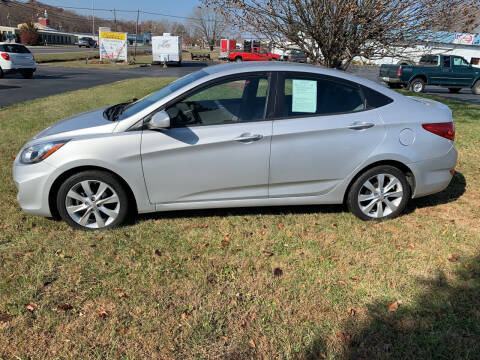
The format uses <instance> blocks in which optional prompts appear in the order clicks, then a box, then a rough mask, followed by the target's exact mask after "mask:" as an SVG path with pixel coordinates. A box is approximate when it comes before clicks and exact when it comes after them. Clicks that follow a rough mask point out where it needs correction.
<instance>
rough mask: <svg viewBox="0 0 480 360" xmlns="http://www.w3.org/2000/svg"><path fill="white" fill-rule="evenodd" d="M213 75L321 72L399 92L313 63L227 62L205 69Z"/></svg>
mask: <svg viewBox="0 0 480 360" xmlns="http://www.w3.org/2000/svg"><path fill="white" fill-rule="evenodd" d="M203 70H204V71H206V72H207V73H209V74H211V75H217V76H226V75H235V74H240V73H244V72H262V71H293V72H305V73H310V74H320V75H326V76H332V77H336V78H339V79H344V80H347V81H352V82H355V83H357V84H361V85H364V86H368V87H370V88H372V89H374V90H377V91H380V92H382V93H385V94H388V95H389V96H391V97H395V98H397V97H398V96H399V94H398V93H397V92H395V91H392V90H390V89H388V88H387V87H385V86H384V85H381V84H378V83H376V82H374V81H371V80H368V79H365V78H362V77H359V76H356V75H352V74H349V73H347V72H345V71H341V70H335V69H328V68H325V67H323V66H317V65H312V64H300V63H291V62H283V61H282V62H280V61H248V62H241V63H237V62H235V63H227V64H220V65H214V66H208V67H206V68H204V69H203Z"/></svg>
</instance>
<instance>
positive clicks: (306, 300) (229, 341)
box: [0, 78, 480, 359]
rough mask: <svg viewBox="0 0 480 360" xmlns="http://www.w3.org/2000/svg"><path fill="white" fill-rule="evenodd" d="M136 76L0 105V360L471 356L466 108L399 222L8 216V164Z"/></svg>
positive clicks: (474, 113) (239, 215)
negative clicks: (442, 166) (422, 190)
mask: <svg viewBox="0 0 480 360" xmlns="http://www.w3.org/2000/svg"><path fill="white" fill-rule="evenodd" d="M170 80H171V79H158V78H144V79H134V80H127V81H122V82H117V83H113V84H110V85H105V86H100V87H96V88H93V89H87V90H80V91H76V92H71V93H65V94H62V95H57V96H53V97H48V98H44V99H39V100H35V101H31V102H28V103H24V104H20V105H15V106H11V107H8V108H5V109H2V110H0V124H1V125H2V126H1V128H0V169H1V174H2V176H3V181H2V182H0V193H1V194H2V196H1V197H0V208H1V209H2V211H1V212H0V358H5V359H10V358H17V359H30V358H31V359H44V358H45V359H47V358H48V359H52V358H62V359H63V358H75V359H79V358H83V359H87V358H88V359H118V358H124V359H143V358H155V359H172V358H178V359H205V358H208V359H217V358H218V359H250V358H262V359H433V358H436V359H447V358H448V359H478V356H479V354H480V296H479V295H480V206H479V199H480V190H479V189H480V176H479V175H480V165H479V164H480V135H479V134H480V122H479V119H480V107H477V106H474V105H466V104H462V103H457V102H452V101H446V100H442V101H443V102H446V103H447V104H448V105H449V106H450V107H451V108H452V110H453V112H454V116H455V120H456V126H457V141H456V145H457V148H458V150H459V153H460V157H459V163H458V167H457V174H456V175H455V177H454V179H453V182H452V184H451V185H450V186H449V188H448V189H447V190H446V191H444V192H442V193H440V194H437V195H434V196H430V197H427V198H424V199H419V200H415V201H412V202H411V204H410V206H409V208H408V212H407V214H406V215H404V216H402V217H401V218H399V219H396V220H391V221H385V222H382V223H375V222H369V223H365V222H361V221H360V220H358V219H356V218H355V217H354V216H353V215H351V214H349V213H347V212H345V210H344V209H343V207H341V206H308V207H282V208H253V209H231V210H228V209H227V210H208V211H185V212H172V213H163V214H162V213H160V214H156V215H150V216H141V217H139V218H138V220H137V222H136V223H135V224H134V225H129V226H126V227H122V228H120V229H116V230H111V231H105V232H101V233H95V232H89V233H85V232H79V231H74V230H72V229H71V228H69V227H68V226H67V225H66V224H64V223H62V222H56V221H53V220H48V219H44V218H40V217H32V216H28V215H26V214H24V213H23V212H22V211H21V210H20V208H19V206H18V205H17V203H16V201H15V195H16V189H15V186H14V183H13V181H12V179H11V166H12V160H13V158H14V156H15V154H16V152H17V151H18V150H19V149H20V147H21V146H22V145H23V144H24V143H25V142H26V141H27V140H28V139H29V138H30V137H31V136H32V135H34V134H35V133H36V132H38V131H39V130H41V129H43V128H44V127H46V126H48V125H50V124H52V123H53V122H55V121H57V120H59V119H62V118H64V117H66V116H69V115H72V114H75V113H78V112H80V111H86V110H88V109H92V108H96V107H100V106H103V105H107V104H113V103H117V102H121V101H125V100H128V99H131V98H134V97H141V96H143V95H145V94H147V93H148V92H150V91H152V90H154V89H157V88H159V87H161V86H164V85H165V84H166V83H167V82H168V81H170Z"/></svg>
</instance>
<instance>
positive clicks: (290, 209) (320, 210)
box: [136, 205, 347, 222]
mask: <svg viewBox="0 0 480 360" xmlns="http://www.w3.org/2000/svg"><path fill="white" fill-rule="evenodd" d="M345 211H347V209H346V208H345V206H343V205H291V206H261V207H239V208H218V209H196V210H175V211H165V212H157V213H148V214H139V215H138V216H137V218H136V222H139V221H145V220H149V219H181V218H201V217H227V216H251V215H292V214H297V215H302V214H332V213H341V212H345Z"/></svg>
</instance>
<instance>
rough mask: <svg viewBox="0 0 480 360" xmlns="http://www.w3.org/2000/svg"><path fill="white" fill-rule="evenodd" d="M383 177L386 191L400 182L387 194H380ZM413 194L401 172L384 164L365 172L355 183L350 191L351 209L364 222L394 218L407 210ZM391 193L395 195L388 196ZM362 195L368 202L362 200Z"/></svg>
mask: <svg viewBox="0 0 480 360" xmlns="http://www.w3.org/2000/svg"><path fill="white" fill-rule="evenodd" d="M382 175H383V179H384V180H383V181H384V183H383V185H382V187H381V188H382V189H386V188H387V187H388V186H389V184H390V182H391V181H394V180H395V179H396V181H397V182H396V184H395V185H394V186H393V187H392V188H391V189H387V192H386V193H385V192H382V191H383V190H382V191H379V189H380V187H379V180H380V181H381V178H382ZM367 183H370V185H371V186H370V185H368V184H367ZM366 185H368V186H366ZM369 189H372V190H375V191H372V190H369ZM410 193H411V190H410V185H409V184H408V181H407V178H406V176H405V174H404V173H403V172H402V171H401V170H399V169H398V168H396V167H394V166H390V165H380V166H377V167H374V168H372V169H370V170H367V171H365V172H364V173H363V174H361V175H360V176H359V177H358V178H357V179H356V180H355V181H354V183H353V184H352V185H351V186H350V190H349V192H348V196H347V206H348V209H349V210H350V212H352V213H353V214H354V215H355V216H357V217H358V218H360V219H361V220H365V221H367V220H386V219H393V218H395V217H397V216H399V215H400V214H401V213H402V212H403V211H404V210H405V207H406V206H407V203H408V200H409V199H410ZM389 194H391V195H390V196H388V195H389ZM385 195H387V196H385ZM361 196H362V197H363V198H364V200H361V198H360V197H361ZM380 208H381V210H380Z"/></svg>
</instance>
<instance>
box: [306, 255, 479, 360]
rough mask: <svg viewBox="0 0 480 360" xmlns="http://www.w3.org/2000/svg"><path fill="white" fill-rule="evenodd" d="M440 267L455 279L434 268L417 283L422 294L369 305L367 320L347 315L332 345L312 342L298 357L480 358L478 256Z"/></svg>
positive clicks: (317, 340)
mask: <svg viewBox="0 0 480 360" xmlns="http://www.w3.org/2000/svg"><path fill="white" fill-rule="evenodd" d="M444 266H448V267H455V268H456V270H455V271H454V275H453V276H452V275H450V274H449V275H446V274H445V273H444V272H443V271H442V270H438V272H437V274H436V275H435V276H433V277H432V278H431V279H416V280H415V281H416V283H417V286H418V287H419V288H421V289H423V290H422V291H421V293H420V294H419V295H418V296H417V297H416V298H414V299H413V301H411V302H409V303H406V304H402V303H401V299H386V300H384V301H383V300H381V301H378V302H375V303H373V304H371V305H369V306H368V307H367V314H366V317H365V320H363V318H362V320H357V318H359V317H358V316H354V317H351V319H350V320H349V321H348V322H347V323H345V324H343V326H342V330H341V332H339V333H338V334H337V335H336V336H335V340H333V341H332V340H331V339H330V341H328V340H327V339H325V338H323V337H321V336H319V337H317V338H314V340H313V341H312V342H311V344H310V345H309V346H308V347H307V350H306V352H305V353H304V354H303V356H300V358H304V359H309V360H313V359H322V358H335V359H348V360H359V359H386V360H388V359H462V360H467V359H479V354H480V310H479V309H480V296H479V294H480V255H477V256H476V257H474V258H470V259H468V258H462V257H461V256H458V257H457V256H452V258H450V260H449V261H447V262H446V264H445V265H444ZM396 300H400V304H399V305H398V308H396V306H391V304H392V303H393V302H394V301H396ZM333 343H335V344H333ZM333 349H334V350H333ZM329 351H330V352H331V353H330V354H329ZM332 353H334V354H332Z"/></svg>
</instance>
